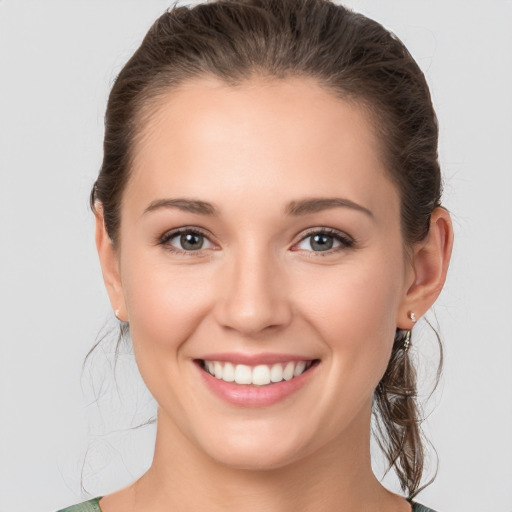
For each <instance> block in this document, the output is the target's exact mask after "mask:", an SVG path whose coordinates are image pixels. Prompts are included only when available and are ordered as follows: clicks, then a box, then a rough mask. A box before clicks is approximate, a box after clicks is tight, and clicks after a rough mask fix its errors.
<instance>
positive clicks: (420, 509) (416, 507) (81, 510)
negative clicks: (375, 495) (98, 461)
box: [57, 496, 434, 512]
mask: <svg viewBox="0 0 512 512" xmlns="http://www.w3.org/2000/svg"><path fill="white" fill-rule="evenodd" d="M102 497H103V496H98V497H97V498H93V499H92V500H89V501H85V502H84V503H79V504H78V505H72V506H71V507H68V508H63V509H62V510H58V511H57V512H101V509H100V506H99V504H98V501H100V499H101V498H102ZM411 504H412V512H434V510H432V509H430V508H427V507H425V506H424V505H421V504H419V503H416V502H414V501H411Z"/></svg>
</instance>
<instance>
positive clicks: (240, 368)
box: [235, 364, 252, 384]
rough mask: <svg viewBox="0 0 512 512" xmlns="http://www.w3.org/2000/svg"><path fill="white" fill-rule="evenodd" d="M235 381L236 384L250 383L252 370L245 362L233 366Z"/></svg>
mask: <svg viewBox="0 0 512 512" xmlns="http://www.w3.org/2000/svg"><path fill="white" fill-rule="evenodd" d="M235 382H236V383H237V384H252V370H251V367H250V366H246V365H245V364H237V365H236V367H235Z"/></svg>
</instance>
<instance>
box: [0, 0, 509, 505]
mask: <svg viewBox="0 0 512 512" xmlns="http://www.w3.org/2000/svg"><path fill="white" fill-rule="evenodd" d="M346 4H347V5H348V6H350V7H353V8H354V9H356V10H359V11H361V12H363V13H364V14H366V15H368V16H370V17H372V18H374V19H376V20H378V21H379V22H381V23H382V24H384V25H385V26H386V27H388V28H389V29H391V30H392V31H394V32H395V33H396V34H397V35H398V36H399V37H400V38H401V39H402V40H403V41H404V42H405V44H406V45H407V46H408V48H409V49H410V51H411V52H412V54H413V56H414V57H415V58H416V60H417V61H418V63H419V65H420V66H421V68H422V69H423V70H424V72H425V74H426V76H427V79H428V82H429V84H430V86H431V91H432V95H433V101H434V104H435V107H436V110H437V113H438V117H439V122H440V159H441V165H442V169H443V173H444V177H445V196H444V204H445V205H446V206H447V207H448V208H449V209H450V210H451V212H452V213H453V219H454V225H455V234H456V243H455V248H454V254H453V260H452V267H451V270H450V274H449V278H448V282H447V285H446V288H445V290H444V292H443V294H442V295H441V297H440V299H439V301H438V303H437V305H436V307H435V313H436V315H437V320H438V322H439V326H440V330H441V334H442V337H443V340H444V344H445V371H444V377H443V380H442V384H441V386H440V387H439V389H438V391H437V393H436V394H435V395H434V396H433V398H432V400H431V401H430V405H429V406H428V407H427V409H426V415H427V416H428V418H427V420H426V430H427V431H428V434H429V436H430V439H431V440H432V442H433V444H434V446H435V447H436V449H437V453H438V456H439V460H440V464H439V471H438V476H437V479H436V480H435V482H434V483H433V484H432V485H431V486H430V487H428V488H427V489H426V490H425V491H424V492H423V493H422V494H420V496H419V497H418V500H419V501H421V502H423V503H425V504H427V505H429V506H430V507H432V508H434V509H437V510H438V511H439V512H463V511H464V512H482V511H491V510H492V511H497V512H499V511H512V463H511V461H512V429H511V427H512V372H511V368H512V343H511V342H512V335H511V330H510V318H511V312H512V293H511V290H512V223H511V221H512V214H511V208H510V203H511V201H510V198H511V193H512V99H511V98H512V94H511V91H512V58H511V53H512V31H511V30H510V26H511V24H512V2H511V1H510V0H487V1H485V2H484V1H482V0H479V1H471V0H460V1H456V0H428V1H427V0H350V1H347V2H346ZM168 5H170V2H168V1H166V0H137V1H134V0H44V1H40V0H37V1H30V0H0V173H1V175H0V512H35V511H37V510H39V511H48V512H49V511H52V510H56V509H58V508H61V507H64V506H67V505H70V504H72V503H77V502H79V501H83V500H85V499H88V498H90V497H91V496H93V495H99V494H103V493H107V492H112V491H113V490H115V489H116V488H119V487H121V486H124V485H126V484H128V483H129V482H130V481H132V480H133V479H135V478H136V477H137V476H138V475H139V474H140V473H141V472H143V471H144V470H145V469H146V468H147V466H148V464H149V463H150V461H151V455H152V442H153V437H154V430H153V427H152V426H151V425H150V426H149V427H145V428H139V429H129V428H128V427H129V426H134V425H137V424H138V423H141V422H143V421H145V420H147V419H148V418H149V417H150V416H151V415H152V414H153V413H154V405H153V404H152V402H151V397H149V396H148V393H147V392H145V391H144V388H143V386H141V385H140V382H139V381H138V379H137V374H136V371H134V368H133V361H132V359H131V357H130V355H129V354H122V355H121V357H120V359H119V365H118V368H117V370H116V372H117V373H116V375H118V379H117V385H116V382H115V381H114V379H113V378H112V376H113V374H114V368H113V367H112V358H111V357H110V356H109V354H108V349H105V350H103V351H101V350H100V351H97V352H96V355H95V356H94V357H93V358H92V360H91V365H89V366H87V367H86V371H85V372H84V373H83V374H82V362H83V360H84V357H85V355H86V353H87V352H88V350H89V349H90V348H91V346H92V345H93V344H94V342H95V340H96V339H97V338H98V334H99V333H100V331H101V330H102V329H103V328H104V327H105V326H107V327H108V326H109V325H113V316H112V313H111V311H110V307H109V304H108V302H107V298H106V293H105V291H104V289H103V283H102V281H101V275H100V269H99V265H98V263H97V258H96V254H95V249H94V244H93V215H92V214H91V212H90V211H89V209H88V194H89V190H90V187H91V185H92V183H93V181H94V179H95V175H96V173H97V171H98V169H99V166H100V163H101V158H102V133H103V114H104V109H105V104H106V98H107V94H108V91H109V88H110V86H111V84H112V80H113V79H114V77H115V75H116V73H117V72H118V71H119V70H120V68H121V66H122V65H123V64H124V63H125V61H126V60H127V59H128V57H129V56H130V55H131V53H132V52H133V51H134V50H135V49H136V47H137V46H138V44H139V43H140V41H141V38H142V36H143V34H144V33H145V32H146V31H147V29H148V28H149V26H150V24H151V22H152V21H153V20H154V19H155V18H156V17H157V16H158V15H159V14H160V13H161V12H163V10H164V9H165V8H166V7H167V6H168ZM430 318H431V319H433V318H434V317H433V315H431V317H430ZM418 334H419V335H418V336H417V337H416V340H417V343H416V349H415V350H416V352H415V354H416V356H417V357H418V358H419V359H421V360H422V362H423V366H422V367H423V369H424V371H423V373H422V375H423V376H424V378H423V377H422V382H424V383H425V388H424V391H425V393H426V392H427V391H428V382H429V375H430V377H431V375H432V372H433V371H434V370H435V350H434V348H433V347H435V342H434V341H433V336H432V335H431V334H430V333H429V332H428V330H427V329H422V327H421V325H420V326H418ZM422 344H424V346H422ZM106 347H108V344H107V345H106ZM434 462H435V460H434V459H432V464H434ZM377 465H378V459H377ZM388 481H389V485H391V486H392V487H393V486H394V485H395V486H396V483H395V482H394V481H393V479H392V478H391V479H388ZM81 484H82V485H83V486H84V488H85V489H86V490H87V491H89V493H90V494H86V493H83V494H82V490H81Z"/></svg>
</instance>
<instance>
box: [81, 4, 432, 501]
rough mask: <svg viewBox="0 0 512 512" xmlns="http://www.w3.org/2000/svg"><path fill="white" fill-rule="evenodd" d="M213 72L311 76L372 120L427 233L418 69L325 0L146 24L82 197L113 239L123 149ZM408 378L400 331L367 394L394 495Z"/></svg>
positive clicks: (408, 205)
mask: <svg viewBox="0 0 512 512" xmlns="http://www.w3.org/2000/svg"><path fill="white" fill-rule="evenodd" d="M207 76H212V77H215V78H218V79H220V80H222V81H224V82H225V83H227V84H229V85H233V86H236V85H238V84H241V83H243V82H245V81H247V80H250V78H251V77H253V76H259V77H268V78H271V79H285V78H286V77H300V76H303V77H309V78H314V79H315V80H316V81H317V83H318V84H319V85H320V86H322V87H325V88H326V89H327V90H328V91H329V92H331V93H332V94H334V95H336V96H338V97H340V98H344V99H348V100H349V101H355V102H358V103H359V104H361V106H363V107H364V108H365V110H367V111H368V113H369V114H370V115H371V117H372V120H373V125H374V128H375V130H376V133H377V135H378V137H379V140H380V142H381V157H382V160H383V162H384V165H385V167H386V169H387V171H388V173H389V176H390V177H391V179H392V180H393V181H394V182H395V184H396V186H397V188H398V190H399V193H400V197H401V224H402V233H403V237H404V241H405V243H406V244H408V245H410V244H412V243H414V242H418V241H420V240H422V239H423V238H424V237H425V236H426V235H427V233H428V230H429V223H430V216H431V213H432V211H433V210H434V208H435V207H436V206H439V205H440V197H441V178H440V170H439V164H438V158H437V138H438V126H437V119H436V115H435V112H434V109H433V107H432V102H431V98H430V93H429V89H428V86H427V83H426V80H425V77H424V75H423V73H422V72H421V70H420V68H419V67H418V65H417V64H416V62H415V61H414V59H413V58H412V56H411V55H410V53H409V52H408V50H407V49H406V48H405V46H404V45H403V43H402V42H401V41H400V40H398V38H397V37H396V36H394V35H393V34H392V33H390V32H389V31H387V30H386V29H385V28H384V27H382V26H381V25H380V24H379V23H377V22H375V21H373V20H371V19H368V18H366V17H365V16H363V15H361V14H357V13H354V12H352V11H350V10H349V9H346V8H344V7H342V6H340V5H336V4H334V3H332V2H330V1H329V0H217V1H213V2H212V1H210V2H209V3H207V4H200V5H196V6H195V7H192V8H189V7H183V6H181V7H178V6H177V5H174V6H173V7H172V8H171V9H169V10H168V11H166V12H165V13H164V14H163V15H162V16H161V17H160V18H158V19H157V20H156V22H155V23H154V24H153V26H152V27H151V28H150V30H149V32H148V33H147V35H146V36H145V38H144V40H143V42H142V44H141V45H140V47H139V48H138V49H137V51H136V52H135V53H134V55H133V56H132V57H131V58H130V60H129V61H128V62H127V64H126V65H125V66H124V68H123V69H122V70H121V72H120V73H119V75H118V77H117V79H116V80H115V83H114V85H113V88H112V91H111V93H110V96H109V100H108V105H107V111H106V116H105V137H104V157H103V163H102V167H101V170H100V173H99V176H98V179H97V181H96V183H95V184H94V187H93V189H92V192H91V198H90V200H91V206H92V208H93V210H94V209H95V207H96V205H97V203H100V204H101V206H102V209H103V215H104V222H105V227H106V230H107V232H108V234H109V236H110V239H111V240H112V243H113V244H114V246H115V245H116V244H117V242H118V237H119V225H120V205H121V200H122V194H123V191H124V189H125V186H126V183H127V181H128V179H129V176H130V170H131V164H132V161H133V156H134V155H133V148H134V146H135V143H136V141H137V137H138V135H139V134H140V132H141V128H142V126H143V125H144V123H145V122H146V121H147V119H150V116H151V109H152V107H154V106H156V105H157V101H158V98H159V96H161V95H162V94H166V93H168V92H169V91H171V90H172V89H174V88H176V87H178V86H179V85H180V84H182V83H184V82H186V81H187V80H189V79H194V78H200V77H207ZM416 395H417V392H416V377H415V372H414V368H413V366H412V364H411V362H410V360H409V356H408V353H407V352H405V351H404V349H403V332H402V331H397V335H396V337H395V342H394V346H393V349H392V355H391V358H390V361H389V364H388V368H387V370H386V372H385V374H384V377H383V378H382V380H381V382H380V383H379V385H378V387H377V389H376V390H375V395H374V411H373V412H374V417H375V418H376V421H377V434H378V441H379V444H380V446H381V448H382V449H383V451H384V453H385V454H386V456H387V458H388V461H389V465H390V467H394V468H395V470H396V472H397V475H398V477H399V480H400V483H401V486H402V488H403V490H404V491H408V493H409V496H414V495H415V494H416V493H417V492H418V490H419V488H420V481H421V477H422V473H423V454H424V451H423V444H422V434H421V429H420V421H421V420H420V419H419V412H418V405H417V400H416Z"/></svg>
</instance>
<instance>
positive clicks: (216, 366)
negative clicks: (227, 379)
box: [213, 361, 222, 379]
mask: <svg viewBox="0 0 512 512" xmlns="http://www.w3.org/2000/svg"><path fill="white" fill-rule="evenodd" d="M213 368H214V371H215V377H216V378H217V379H222V365H221V364H220V363H219V362H218V361H215V363H213Z"/></svg>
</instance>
